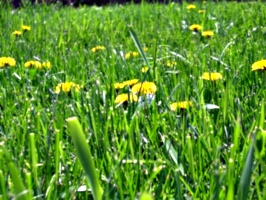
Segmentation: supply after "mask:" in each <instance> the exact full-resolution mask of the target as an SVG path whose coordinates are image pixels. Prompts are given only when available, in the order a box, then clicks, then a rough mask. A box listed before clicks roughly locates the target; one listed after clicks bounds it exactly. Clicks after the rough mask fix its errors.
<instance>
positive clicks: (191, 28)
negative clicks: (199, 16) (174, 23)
mask: <svg viewBox="0 0 266 200" xmlns="http://www.w3.org/2000/svg"><path fill="white" fill-rule="evenodd" d="M189 29H190V30H192V31H195V32H197V31H199V30H201V29H202V26H201V25H199V24H193V25H191V26H190V27H189Z"/></svg>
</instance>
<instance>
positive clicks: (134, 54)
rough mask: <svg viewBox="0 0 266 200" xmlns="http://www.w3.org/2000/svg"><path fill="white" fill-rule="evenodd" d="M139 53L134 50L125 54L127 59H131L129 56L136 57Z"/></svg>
mask: <svg viewBox="0 0 266 200" xmlns="http://www.w3.org/2000/svg"><path fill="white" fill-rule="evenodd" d="M138 55H139V53H138V52H135V51H133V52H129V53H126V55H125V59H129V58H132V57H133V58H136V57H137V56H138Z"/></svg>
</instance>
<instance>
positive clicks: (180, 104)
mask: <svg viewBox="0 0 266 200" xmlns="http://www.w3.org/2000/svg"><path fill="white" fill-rule="evenodd" d="M192 105H193V104H192V101H181V102H176V103H172V104H171V105H170V109H171V110H172V111H175V110H176V109H177V108H179V109H187V108H188V107H191V106H192Z"/></svg>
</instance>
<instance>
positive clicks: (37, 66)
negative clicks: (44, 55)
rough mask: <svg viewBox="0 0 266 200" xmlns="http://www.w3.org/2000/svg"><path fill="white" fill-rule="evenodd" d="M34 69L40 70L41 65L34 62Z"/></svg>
mask: <svg viewBox="0 0 266 200" xmlns="http://www.w3.org/2000/svg"><path fill="white" fill-rule="evenodd" d="M34 67H35V69H42V63H41V62H39V61H37V60H35V61H34Z"/></svg>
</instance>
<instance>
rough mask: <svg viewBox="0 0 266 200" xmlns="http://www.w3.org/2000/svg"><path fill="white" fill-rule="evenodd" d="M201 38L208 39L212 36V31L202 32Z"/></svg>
mask: <svg viewBox="0 0 266 200" xmlns="http://www.w3.org/2000/svg"><path fill="white" fill-rule="evenodd" d="M201 35H202V36H203V37H206V38H210V37H212V36H213V35H214V32H213V31H203V32H202V34H201Z"/></svg>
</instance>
